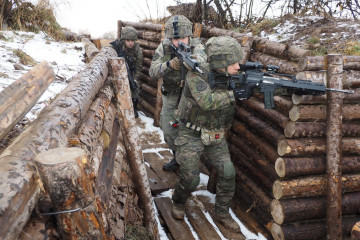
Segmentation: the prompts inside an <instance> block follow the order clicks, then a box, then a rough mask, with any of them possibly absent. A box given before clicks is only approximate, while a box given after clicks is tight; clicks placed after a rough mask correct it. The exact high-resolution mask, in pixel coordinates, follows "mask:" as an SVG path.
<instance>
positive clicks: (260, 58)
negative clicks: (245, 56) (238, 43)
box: [250, 52, 298, 75]
mask: <svg viewBox="0 0 360 240" xmlns="http://www.w3.org/2000/svg"><path fill="white" fill-rule="evenodd" d="M250 60H251V61H252V62H261V63H262V64H263V65H264V66H265V67H266V66H267V65H276V66H278V67H279V70H278V73H286V74H292V75H295V74H296V73H297V72H298V65H297V64H296V63H294V62H289V61H286V60H283V59H281V58H277V57H273V56H269V55H266V54H263V53H258V52H253V53H252V54H251V56H250Z"/></svg>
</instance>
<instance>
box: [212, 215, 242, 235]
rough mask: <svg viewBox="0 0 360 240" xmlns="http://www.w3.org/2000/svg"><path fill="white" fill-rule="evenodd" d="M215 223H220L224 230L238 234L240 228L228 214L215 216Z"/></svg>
mask: <svg viewBox="0 0 360 240" xmlns="http://www.w3.org/2000/svg"><path fill="white" fill-rule="evenodd" d="M214 219H215V221H217V222H219V223H221V224H222V225H223V226H224V227H225V228H226V229H228V230H231V231H233V232H240V226H239V224H237V223H236V222H235V220H234V219H233V218H232V217H231V216H230V213H227V214H221V215H220V214H215V215H214Z"/></svg>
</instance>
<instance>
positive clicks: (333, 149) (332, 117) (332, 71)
mask: <svg viewBox="0 0 360 240" xmlns="http://www.w3.org/2000/svg"><path fill="white" fill-rule="evenodd" d="M325 61H326V62H327V85H328V86H329V87H330V88H335V89H342V88H343V86H342V79H343V66H344V63H343V57H342V55H341V54H328V55H327V56H326V60H325ZM327 97H328V102H327V108H326V109H327V112H326V113H327V114H326V175H327V181H326V184H327V185H326V186H327V194H326V227H327V238H328V239H341V237H342V227H341V225H342V218H341V215H342V210H341V202H342V198H341V195H342V194H341V193H342V183H341V178H342V170H341V159H342V155H343V152H342V119H343V117H342V109H343V101H342V94H341V93H336V92H329V93H328V95H327Z"/></svg>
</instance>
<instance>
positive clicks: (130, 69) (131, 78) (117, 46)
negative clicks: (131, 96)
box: [110, 41, 138, 91]
mask: <svg viewBox="0 0 360 240" xmlns="http://www.w3.org/2000/svg"><path fill="white" fill-rule="evenodd" d="M110 44H111V45H112V46H114V48H115V50H116V52H117V54H118V57H123V58H124V59H125V65H126V70H127V73H128V78H129V84H130V90H131V91H135V90H136V88H137V87H138V86H137V84H136V82H135V81H134V76H133V74H134V72H135V65H134V63H133V60H132V59H131V57H129V56H128V55H127V54H126V52H125V51H124V50H123V49H122V47H121V45H120V44H119V43H118V42H117V41H114V42H111V43H110Z"/></svg>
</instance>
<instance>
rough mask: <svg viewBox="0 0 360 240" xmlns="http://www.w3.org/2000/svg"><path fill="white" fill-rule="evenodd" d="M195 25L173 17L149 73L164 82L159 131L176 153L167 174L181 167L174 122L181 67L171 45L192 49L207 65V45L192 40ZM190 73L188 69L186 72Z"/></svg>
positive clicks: (166, 165) (183, 18)
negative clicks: (187, 46)
mask: <svg viewBox="0 0 360 240" xmlns="http://www.w3.org/2000/svg"><path fill="white" fill-rule="evenodd" d="M191 35H192V23H191V22H190V21H189V20H188V19H187V18H186V17H184V16H182V15H179V16H172V17H171V18H169V20H168V21H167V22H166V24H165V38H166V39H165V40H164V41H163V42H162V43H160V45H159V47H158V48H157V49H156V51H155V54H154V57H153V59H152V63H151V67H150V70H149V74H150V77H152V78H154V79H159V78H163V85H162V100H163V107H162V110H161V115H160V127H161V129H162V130H163V132H164V138H165V142H166V143H167V144H168V145H169V147H170V148H171V149H172V150H173V153H174V158H172V159H171V160H170V161H169V162H168V163H166V164H164V165H163V169H164V170H166V171H173V170H175V169H176V168H178V167H179V165H178V163H177V162H176V159H175V152H174V150H175V145H174V139H175V138H176V137H177V127H176V124H174V123H175V119H174V111H175V109H176V107H177V104H178V99H179V96H180V94H181V93H180V91H181V88H180V83H181V80H182V79H181V66H180V61H179V59H178V58H177V57H176V56H174V54H173V52H172V45H174V46H175V47H178V43H179V42H180V41H181V42H182V43H184V44H186V45H189V46H190V47H191V51H192V53H193V54H194V55H193V56H194V57H195V58H196V59H197V61H198V62H201V61H205V62H206V54H205V52H204V45H203V44H202V43H201V41H200V39H197V38H191ZM185 70H186V71H187V69H186V68H185Z"/></svg>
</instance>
